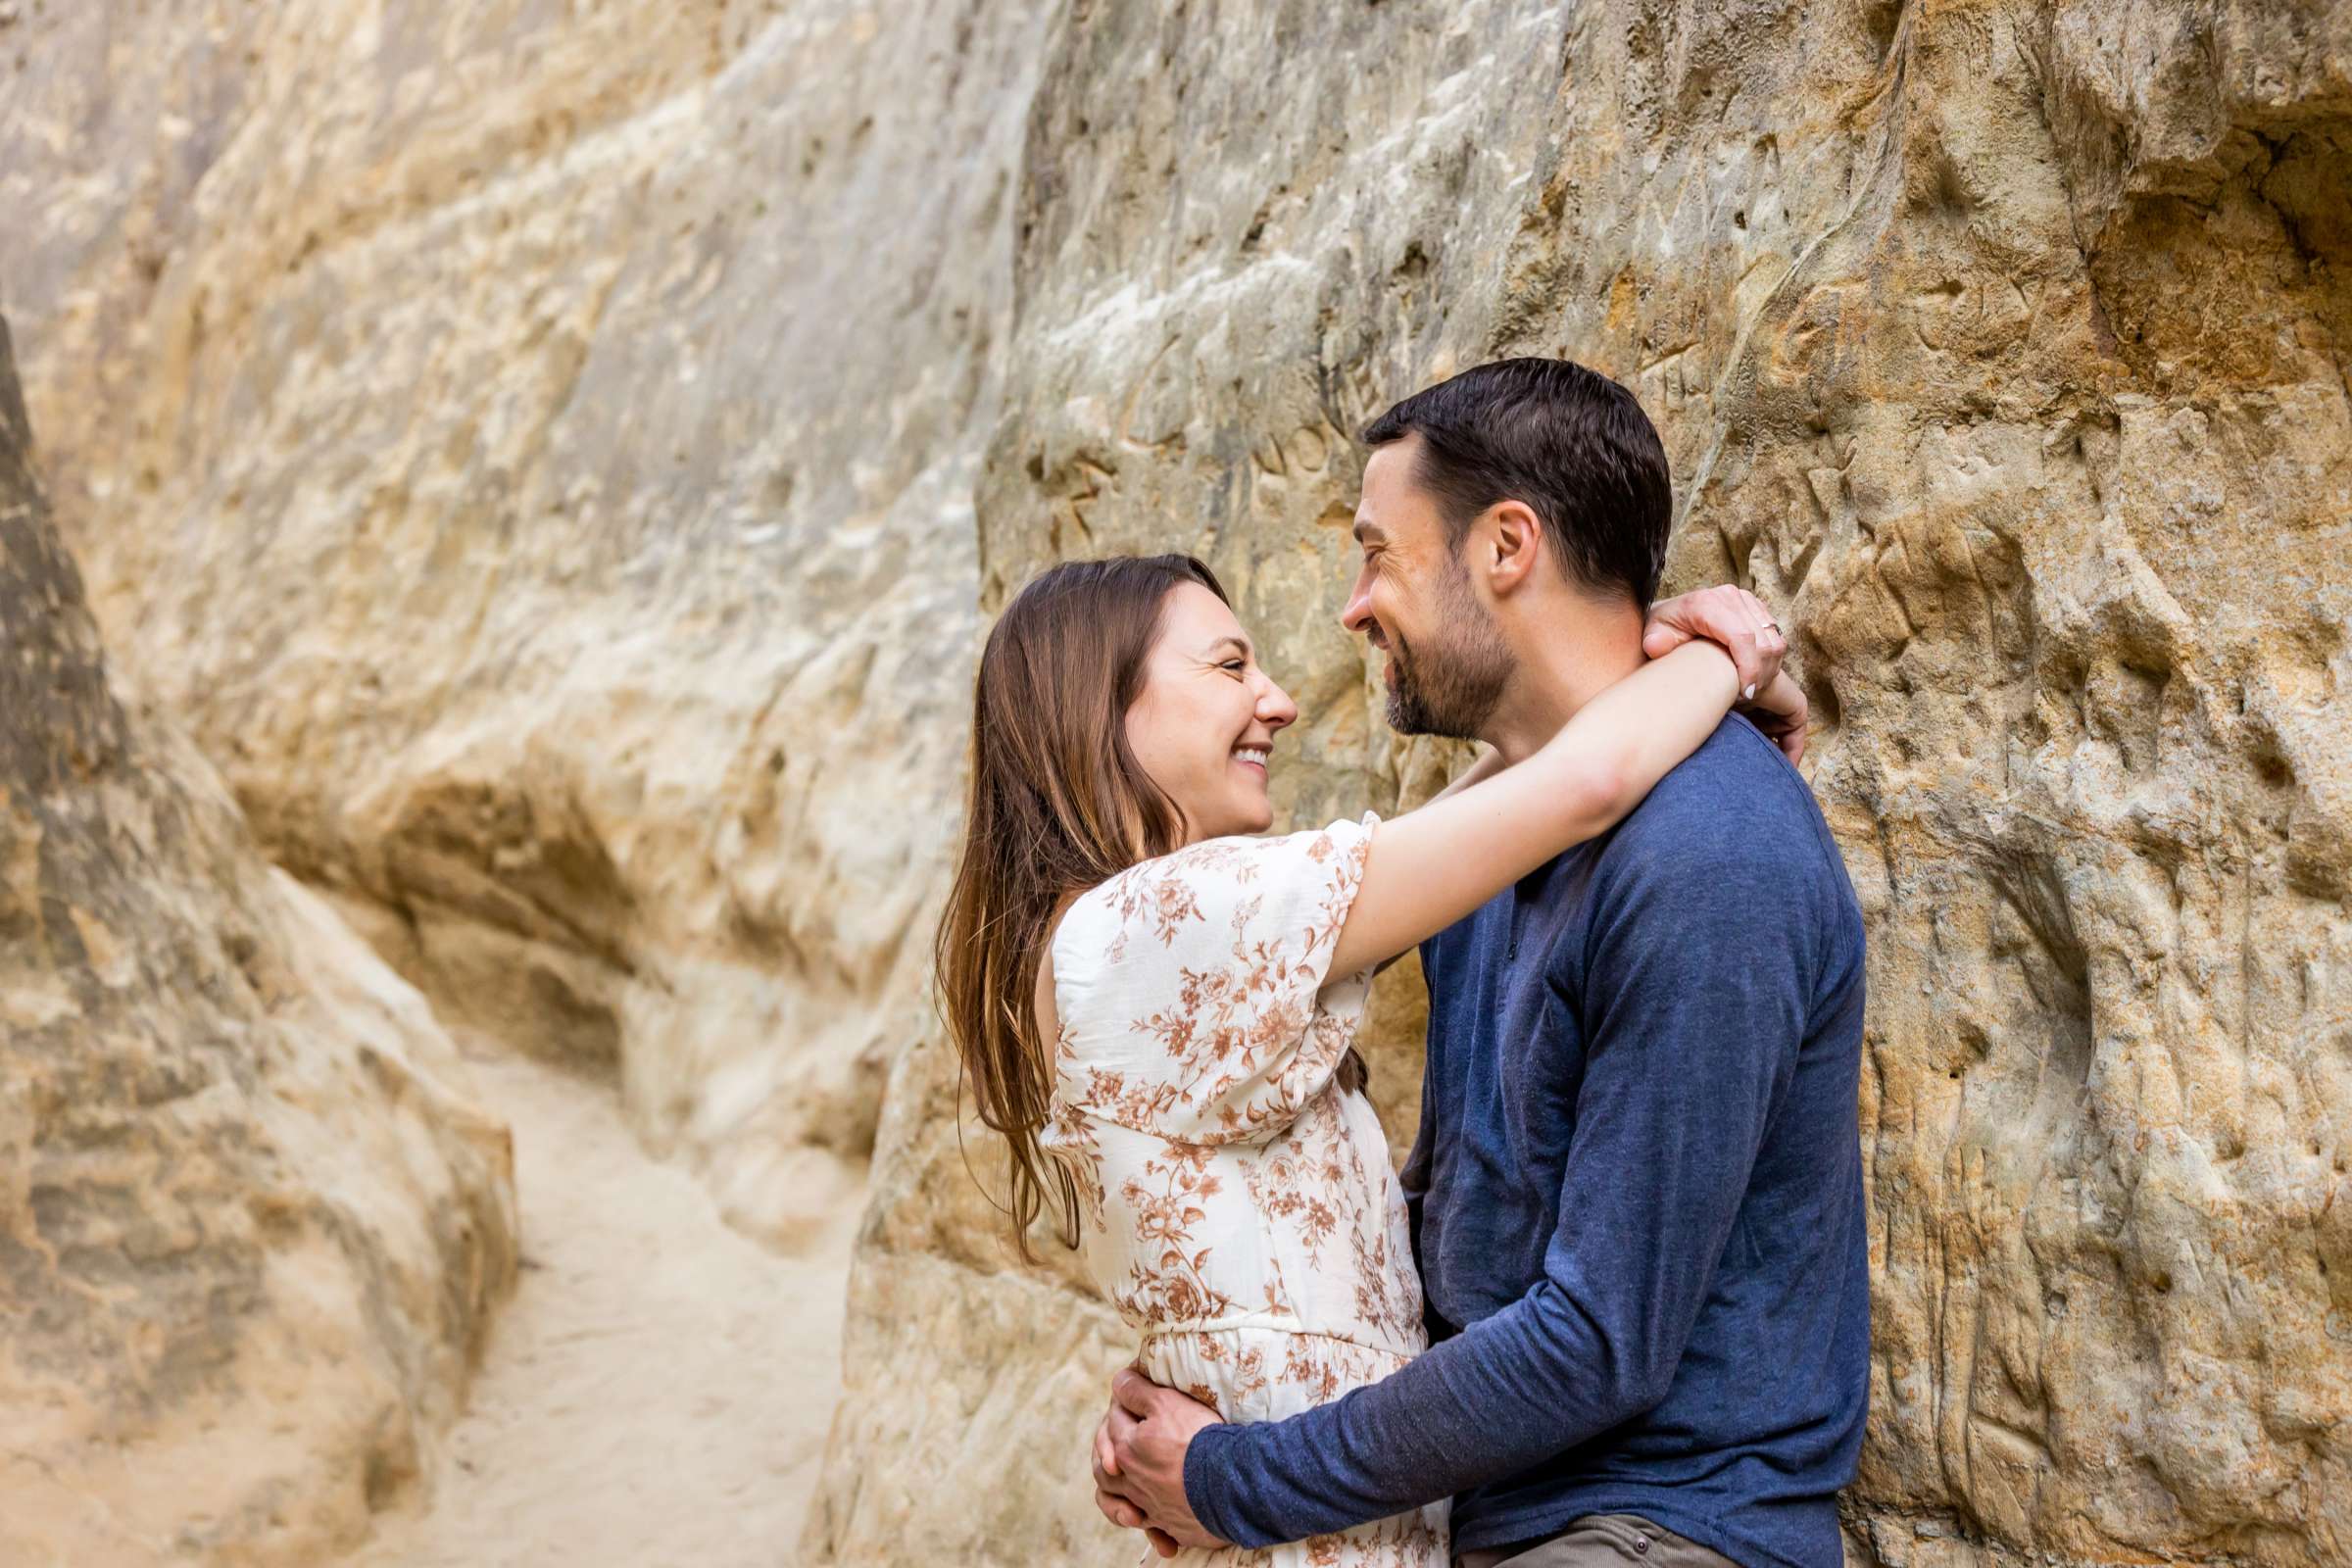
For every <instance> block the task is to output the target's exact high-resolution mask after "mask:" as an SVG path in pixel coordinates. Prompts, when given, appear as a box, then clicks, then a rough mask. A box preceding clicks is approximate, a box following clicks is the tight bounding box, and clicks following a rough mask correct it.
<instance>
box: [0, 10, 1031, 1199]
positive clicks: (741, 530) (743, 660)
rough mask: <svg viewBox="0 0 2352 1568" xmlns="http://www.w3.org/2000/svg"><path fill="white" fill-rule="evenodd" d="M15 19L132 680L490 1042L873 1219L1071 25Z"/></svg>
mask: <svg viewBox="0 0 2352 1568" xmlns="http://www.w3.org/2000/svg"><path fill="white" fill-rule="evenodd" d="M13 14H15V15H17V16H18V18H19V20H18V21H17V22H16V24H15V25H14V26H13V28H5V29H0V80H5V81H7V82H8V84H9V85H8V87H7V91H8V92H9V93H10V95H11V96H10V99H9V104H10V113H9V114H8V115H6V116H4V117H0V211H8V212H36V211H37V212H38V213H40V214H41V219H40V221H39V222H38V223H37V224H34V225H32V228H31V232H30V234H29V236H28V243H27V244H26V246H25V251H24V252H23V253H22V255H17V254H13V253H12V256H11V263H12V266H11V270H10V273H9V275H8V277H7V278H6V279H5V280H0V287H6V288H9V289H10V290H11V291H12V293H13V294H14V296H15V298H16V300H17V303H18V305H19V307H20V310H19V314H20V324H21V327H22V330H23V335H24V338H25V341H26V343H27V344H28V345H29V346H28V348H27V350H26V354H27V371H26V378H27V384H28V387H29V389H30V397H31V401H32V403H33V405H34V408H35V412H36V414H38V415H39V417H40V418H41V421H42V424H43V426H44V428H45V429H48V430H50V431H52V432H53V434H52V435H51V437H50V440H51V443H52V445H53V447H54V448H55V449H56V450H57V451H58V453H59V457H58V460H57V465H56V466H57V470H58V480H57V488H58V492H59V511H60V515H61V518H62V521H63V526H65V528H66V529H67V531H68V534H69V537H70V538H71V539H72V541H73V544H74V545H75V547H76V549H77V551H78V552H79V554H80V558H81V560H82V561H83V563H84V565H85V569H86V570H87V571H88V573H89V577H90V580H91V583H92V590H91V595H92V600H93V605H94V608H95V611H96V613H97V614H98V616H99V618H100V621H101V623H102V624H104V625H105V626H106V628H107V631H108V635H109V638H110V641H111V643H112V645H113V646H114V647H115V648H116V649H117V650H118V652H119V654H120V656H121V657H122V659H123V662H124V663H125V665H126V666H127V668H128V669H129V671H130V672H131V675H132V676H133V678H135V679H136V680H138V681H139V682H140V683H142V685H143V686H145V687H146V688H148V689H150V690H152V692H153V693H154V695H155V696H156V699H157V700H158V701H159V702H160V703H161V704H163V705H164V707H165V708H166V709H167V710H168V711H171V712H172V714H174V715H175V716H176V717H178V718H179V719H181V720H182V721H183V722H185V723H186V725H187V726H188V727H189V729H190V730H191V732H192V734H193V736H194V737H195V739H196V740H197V742H198V743H199V744H200V745H201V746H202V747H203V748H204V749H205V751H206V752H207V753H208V754H209V755H211V756H212V757H214V758H215V759H217V760H218V762H219V765H220V766H221V771H222V773H223V775H224V776H225V777H226V779H227V780H228V782H229V785H230V787H231V788H232V789H233V790H234V791H235V794H236V797H237V799H238V801H239V802H240V804H241V805H242V806H243V807H244V809H245V810H246V811H247V813H248V815H249V816H250V817H251V819H252V821H253V823H254V828H255V831H256V833H257V834H258V835H259V836H260V838H261V840H262V842H263V843H264V845H266V846H267V848H268V850H269V852H270V855H271V856H272V857H273V858H276V859H277V860H278V861H279V863H281V864H282V865H284V866H286V867H287V868H288V869H289V870H290V871H291V872H293V873H294V874H295V875H297V876H299V877H301V878H303V879H304V880H305V881H308V882H312V883H315V884H317V885H319V886H320V887H322V888H324V889H327V890H329V891H330V892H331V893H332V894H333V895H334V896H335V898H336V899H337V902H338V905H339V907H344V908H345V909H346V910H347V911H349V912H350V913H351V915H352V916H353V918H355V920H358V921H360V922H361V923H362V924H364V926H365V927H366V929H367V930H368V933H369V935H370V937H371V939H372V940H374V941H375V942H376V944H377V945H378V947H379V948H380V949H381V950H382V951H384V952H385V953H386V954H387V955H389V956H392V958H393V959H394V961H395V962H396V963H397V964H398V966H399V967H400V968H401V970H402V971H403V972H404V973H405V974H406V975H407V976H409V977H410V978H411V979H412V980H414V981H415V982H416V983H417V984H418V985H419V986H420V987H421V988H422V989H423V990H424V991H425V992H426V993H427V994H428V995H429V996H430V997H431V998H432V1001H433V1004H434V1006H435V1008H436V1009H437V1011H438V1012H439V1013H440V1014H441V1016H442V1017H443V1018H444V1019H445V1020H447V1021H448V1022H449V1023H451V1024H452V1025H453V1026H464V1027H469V1028H474V1029H478V1030H480V1031H483V1032H485V1033H488V1034H490V1035H494V1036H497V1037H499V1038H501V1039H503V1040H505V1041H506V1042H507V1043H508V1044H510V1045H512V1046H514V1047H515V1048H516V1049H520V1050H525V1051H529V1052H533V1053H536V1054H542V1055H547V1056H552V1057H557V1058H560V1059H566V1060H571V1061H574V1062H578V1063H584V1064H588V1065H591V1066H593V1067H596V1068H597V1069H599V1070H609V1071H613V1072H615V1073H617V1076H618V1078H619V1081H620V1083H621V1085H622V1088H623V1091H624V1098H625V1101H626V1103H627V1107H628V1110H629V1113H630V1117H631V1120H632V1122H633V1124H634V1125H635V1126H636V1128H637V1130H638V1131H639V1133H640V1135H641V1136H642V1137H643V1138H644V1139H645V1140H646V1141H647V1143H648V1144H649V1145H650V1146H651V1147H653V1148H654V1149H655V1150H657V1151H658V1152H675V1153H677V1154H678V1155H680V1156H681V1157H683V1158H686V1159H687V1160H689V1161H690V1162H691V1163H692V1164H693V1165H694V1166H695V1167H696V1168H698V1169H699V1170H701V1171H702V1172H703V1174H704V1175H705V1176H706V1177H707V1179H708V1180H709V1182H710V1183H711V1187H712V1190H713V1191H714V1193H715V1194H716V1195H717V1197H718V1199H719V1201H720V1202H721V1203H722V1205H723V1206H724V1208H725V1209H726V1211H727V1213H728V1214H729V1216H730V1217H731V1218H732V1219H734V1220H735V1221H736V1222H737V1223H739V1224H740V1225H742V1226H744V1227H745V1228H747V1229H749V1230H751V1231H753V1232H755V1233H757V1234H760V1235H763V1236H766V1237H769V1238H771V1239H774V1240H779V1241H786V1242H789V1241H791V1240H792V1239H794V1238H795V1237H796V1236H801V1235H804V1234H808V1233H812V1232H813V1231H815V1230H821V1229H822V1227H823V1225H824V1223H825V1221H826V1216H827V1215H828V1214H829V1213H830V1212H831V1211H832V1210H833V1209H834V1208H836V1207H838V1206H839V1205H840V1204H842V1203H844V1202H856V1201H858V1200H857V1197H856V1192H857V1186H856V1184H857V1182H858V1179H859V1172H860V1171H861V1169H862V1166H863V1163H864V1160H865V1157H866V1154H867V1152H868V1151H869V1150H870V1147H871V1144H872V1141H873V1135H874V1126H875V1121H876V1117H877V1115H878V1109H879V1105H880V1102H881V1085H882V1078H883V1074H884V1071H885V1069H886V1065H887V1061H888V1059H889V1056H890V1054H891V1053H892V1052H893V1051H895V1050H897V1049H899V1048H901V1047H902V1046H903V1045H904V1044H905V1042H907V1040H908V1039H910V1038H912V1037H913V1036H914V1035H916V1034H918V1033H920V1032H921V1031H922V1030H923V1029H925V1028H927V1027H928V1026H929V1017H930V1007H929V1003H928V999H927V994H926V990H925V982H924V969H925V964H926V961H927V959H926V953H925V944H924V943H923V941H922V940H920V936H919V933H920V932H921V931H922V929H923V927H924V926H925V925H926V923H927V921H928V914H927V913H926V912H925V911H926V910H927V909H928V908H930V907H933V906H934V905H935V903H936V899H937V897H938V893H939V889H940V885H941V877H942V873H941V866H942V865H943V864H944V862H945V858H946V855H947V852H948V849H949V847H950V846H951V844H952V842H953V835H954V831H955V823H954V804H953V803H954V801H955V799H956V767H957V757H958V755H959V751H960V747H961V745H962V739H961V735H960V733H959V729H958V724H959V721H960V715H959V711H958V710H959V709H960V706H961V704H962V703H963V702H964V701H965V688H966V683H967V682H968V677H969V662H970V652H969V650H970V647H971V642H972V638H973V635H974V631H975V628H976V626H977V624H978V613H977V610H976V607H975V603H974V596H973V589H972V584H973V580H974V578H975V574H976V570H977V568H976V565H975V564H974V561H975V543H974V538H975V536H974V531H973V528H972V525H971V517H970V504H971V489H972V485H971V473H972V470H973V469H974V468H975V466H976V465H977V462H978V457H979V453H980V450H981V448H982V447H983V446H984V444H985V442H986V440H987V436H988V433H989V431H990V429H991V428H992V427H993V419H994V406H995V405H994V397H995V392H994V380H993V376H992V371H991V363H992V362H991V360H990V358H989V355H988V352H987V351H988V349H989V346H990V344H991V342H992V334H993V333H994V332H996V331H997V330H998V329H1000V328H1001V326H1002V323H1003V320H1004V319H1005V317H1006V315H1007V314H1008V311H1009V304H1010V286H1011V270H1010V243H1009V232H1010V211H1011V203H1012V170H1013V166H1014V163H1015V160H1016V158H1017V155H1018V152H1019V148H1020V136H1021V128H1022V124H1023V118H1022V117H1023V112H1024V109H1025V105H1026V102H1027V81H1028V79H1029V77H1030V75H1031V74H1033V73H1034V70H1035V67H1036V61H1037V57H1038V48H1037V44H1036V37H1037V34H1038V32H1039V28H1040V19H1039V18H1038V17H1036V16H1032V15H1031V14H1030V13H1029V12H1027V11H1026V10H1024V9H1023V8H1021V7H1017V6H997V7H983V6H975V5H969V4H946V3H926V4H918V5H908V6H892V7H878V6H873V5H859V4H849V3H815V4H794V5H790V6H778V5H767V4H759V3H750V0H691V3H686V4H680V3H678V0H624V3H617V4H603V5H598V6H590V7H577V6H547V5H537V4H522V3H515V0H480V3H472V0H468V3H464V4H456V5H450V4H422V3H417V4H395V5H389V6H387V5H383V4H379V3H377V0H305V3H302V4H298V5H287V6H248V5H244V4H229V3H205V0H181V3H176V4H169V5H161V6H158V5H150V4H146V3H143V0H142V3H135V4H134V3H130V0H106V3H92V4H88V5H74V6H54V5H52V6H46V7H43V6H33V7H29V8H26V7H21V6H20V7H17V8H14V12H13ZM12 52H13V54H14V55H15V57H16V58H15V59H14V61H13V62H12V61H10V60H8V59H6V58H5V56H6V55H7V54H9V53H12ZM12 65H13V67H14V73H13V74H7V72H8V69H9V68H10V67H11V66H12ZM10 244H11V246H12V252H13V247H14V246H15V244H16V241H15V239H14V237H13V236H12V238H11V241H10Z"/></svg>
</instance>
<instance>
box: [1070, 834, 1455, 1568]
mask: <svg viewBox="0 0 2352 1568" xmlns="http://www.w3.org/2000/svg"><path fill="white" fill-rule="evenodd" d="M1377 821H1378V818H1376V817H1373V816H1370V815H1367V816H1366V817H1365V818H1364V819H1363V821H1362V822H1360V823H1357V822H1348V821H1339V822H1334V823H1332V824H1331V825H1330V826H1329V827H1326V828H1323V829H1321V830H1319V831H1311V832H1304V833H1293V834H1291V835H1289V836H1288V837H1284V838H1271V839H1253V838H1225V839H1211V840H1208V841H1207V842H1205V843H1201V844H1196V845H1192V846H1190V847H1188V848H1186V849H1183V850H1180V851H1178V852H1177V853H1176V854H1174V855H1168V856H1162V857H1160V858H1157V859H1153V860H1147V861H1145V862H1144V863H1142V864H1140V865H1137V866H1134V867H1132V868H1130V869H1129V870H1127V871H1124V872H1122V873H1121V874H1119V875H1118V876H1115V877H1113V878H1111V879H1110V880H1109V881H1107V882H1105V883H1103V885H1102V886H1100V887H1098V888H1095V889H1093V890H1092V891H1090V892H1088V893H1087V894H1085V895H1084V896H1083V897H1081V898H1080V899H1078V900H1077V901H1076V902H1075V903H1074V904H1072V905H1071V906H1070V907H1069V910H1068V912H1067V913H1065V914H1064V915H1063V917H1062V921H1061V924H1060V926H1059V928H1058V929H1057V930H1056V931H1055V932H1054V948H1053V952H1054V1007H1055V1010H1056V1012H1057V1013H1058V1015H1059V1021H1060V1029H1059V1038H1058V1039H1057V1041H1056V1042H1055V1068H1056V1072H1055V1088H1054V1102H1053V1106H1052V1109H1051V1113H1050V1117H1049V1122H1048V1126H1047V1128H1046V1130H1045V1133H1044V1134H1043V1135H1042V1137H1041V1140H1040V1141H1041V1142H1042V1143H1043V1144H1044V1145H1045V1146H1046V1147H1047V1148H1048V1149H1049V1150H1051V1151H1052V1152H1053V1153H1054V1156H1055V1157H1057V1158H1059V1159H1061V1160H1063V1161H1064V1162H1065V1163H1066V1164H1068V1166H1069V1167H1070V1168H1071V1170H1072V1171H1073V1172H1074V1173H1075V1174H1076V1176H1077V1179H1078V1188H1079V1192H1080V1194H1081V1197H1082V1200H1083V1220H1084V1245H1085V1250H1086V1262H1087V1267H1088V1271H1089V1272H1090V1273H1091V1274H1092V1275H1093V1276H1094V1279H1095V1282H1096V1284H1097V1286H1098V1288H1100V1289H1101V1290H1102V1292H1103V1296H1104V1297H1105V1298H1106V1299H1108V1300H1109V1301H1110V1302H1111V1304H1112V1305H1114V1306H1115V1307H1117V1308H1118V1311H1119V1314H1120V1315H1121V1316H1122V1317H1124V1318H1125V1319H1126V1320H1127V1322H1128V1323H1129V1324H1131V1325H1133V1326H1134V1327H1135V1328H1136V1329H1137V1330H1139V1331H1140V1332H1141V1334H1142V1336H1143V1347H1142V1349H1141V1351H1140V1352H1139V1354H1138V1355H1137V1357H1136V1365H1137V1367H1138V1368H1139V1369H1140V1370H1141V1371H1142V1372H1143V1373H1144V1374H1145V1375H1146V1376H1147V1377H1150V1378H1151V1379H1152V1381H1154V1382H1156V1383H1160V1384H1164V1385H1166V1386H1168V1387H1170V1388H1175V1389H1180V1390H1182V1391H1184V1392H1185V1393H1187V1394H1190V1395H1191V1396H1193V1397H1195V1398H1197V1399H1200V1400H1201V1402H1202V1403H1204V1404H1207V1405H1210V1406H1212V1407H1213V1408H1214V1409H1215V1410H1216V1411H1217V1413H1218V1414H1219V1415H1221V1416H1223V1417H1224V1418H1225V1419H1226V1420H1228V1421H1270V1420H1277V1419H1280V1418H1281V1417H1284V1416H1288V1415H1292V1414H1295V1413H1297V1412H1298V1411H1299V1410H1303V1409H1305V1408H1306V1407H1308V1406H1309V1405H1314V1404H1320V1403H1322V1402H1324V1401H1326V1400H1329V1399H1336V1398H1338V1397H1340V1396H1341V1395H1342V1394H1345V1393H1347V1392H1348V1390H1349V1389H1352V1388H1356V1387H1358V1386H1360V1385H1362V1384H1366V1383H1371V1382H1376V1381H1378V1380H1379V1379H1381V1378H1384V1377H1386V1376H1388V1375H1389V1374H1390V1373H1392V1372H1394V1371H1396V1370H1397V1368H1399V1367H1401V1366H1403V1365H1404V1363H1405V1362H1406V1361H1407V1360H1409V1359H1410V1358H1411V1357H1412V1356H1414V1355H1416V1354H1418V1353H1419V1352H1420V1351H1421V1350H1423V1349H1424V1348H1427V1340H1426V1338H1425V1337H1424V1334H1423V1331H1422V1326H1421V1282H1420V1280H1419V1278H1418V1277H1417V1276H1416V1274H1415V1273H1414V1269H1413V1256H1412V1247H1411V1241H1410V1237H1409V1234H1408V1232H1407V1230H1406V1223H1405V1213H1404V1200H1403V1195H1402V1193H1401V1191H1400V1190H1399V1189H1398V1187H1397V1180H1396V1177H1395V1175H1394V1174H1393V1173H1392V1172H1391V1170H1390V1168H1389V1156H1388V1145H1387V1141H1386V1139H1385V1138H1384V1137H1383V1136H1382V1134H1381V1129H1380V1121H1379V1118H1378V1117H1376V1116H1375V1115H1374V1114H1373V1111H1372V1106H1371V1104H1370V1103H1369V1102H1367V1101H1366V1100H1365V1099H1364V1098H1363V1096H1362V1095H1360V1094H1356V1093H1353V1092H1350V1091H1345V1090H1343V1089H1342V1088H1341V1087H1340V1086H1339V1084H1338V1083H1337V1082H1336V1081H1335V1075H1336V1074H1337V1072H1338V1069H1339V1066H1340V1062H1341V1060H1342V1058H1343V1057H1345V1056H1346V1054H1347V1053H1348V1048H1349V1046H1350V1045H1351V1044H1352V1043H1353V1041H1354V1039H1355V1031H1356V1026H1357V1024H1358V1022H1359V1021H1360V1020H1361V1018H1362V1016H1363V1010H1364V999H1365V996H1366V993H1367V992H1368V991H1369V990H1370V988H1371V979H1372V976H1371V974H1370V972H1369V971H1366V972H1364V973H1360V974H1353V975H1345V976H1341V977H1339V978H1337V979H1331V978H1329V977H1328V976H1327V974H1326V971H1327V970H1328V969H1329V967H1330V964H1331V959H1332V950H1333V947H1334V945H1335V943H1336V942H1337V940H1338V937H1339V933H1340V928H1341V926H1342V925H1344V924H1345V923H1346V921H1347V918H1348V908H1349V907H1350V906H1351V905H1352V904H1353V902H1354V899H1355V890H1356V885H1357V883H1358V881H1359V880H1360V878H1361V877H1362V875H1363V866H1364V854H1365V850H1366V848H1367V846H1368V845H1369V843H1370V841H1371V830H1372V828H1373V826H1374V825H1375V824H1376V823H1377ZM1144 1555H1145V1560H1146V1561H1148V1562H1152V1563H1157V1562H1158V1561H1159V1559H1158V1558H1157V1557H1155V1556H1152V1553H1151V1552H1150V1549H1149V1548H1148V1547H1147V1548H1145V1553H1144ZM1179 1560H1180V1561H1183V1562H1186V1563H1192V1564H1201V1565H1205V1564H1215V1565H1217V1568H1240V1565H1243V1564H1250V1565H1266V1568H1295V1565H1296V1568H1305V1565H1308V1564H1313V1565H1316V1568H1325V1565H1343V1564H1344V1565H1348V1568H1355V1565H1364V1568H1375V1565H1376V1568H1445V1564H1446V1505H1445V1504H1444V1503H1442V1502H1440V1503H1434V1504H1432V1505H1430V1506H1428V1507H1426V1508H1422V1509H1420V1510H1419V1511H1417V1512H1414V1513H1409V1514H1401V1515H1398V1516H1397V1517H1395V1518H1391V1519H1383V1520H1379V1521H1376V1522H1375V1523H1372V1524H1369V1525H1363V1526H1359V1527H1357V1528H1356V1529H1353V1530H1349V1531H1347V1532H1344V1533H1342V1534H1338V1535H1329V1536H1317V1537H1315V1538H1313V1539H1312V1540H1309V1541H1304V1542H1299V1543H1296V1544H1289V1545H1283V1546H1276V1547H1273V1548H1271V1549H1268V1550H1259V1551H1250V1550H1244V1549H1241V1548H1228V1549H1225V1550H1220V1551H1214V1552H1210V1551H1198V1550H1195V1551H1188V1552H1186V1553H1185V1554H1184V1555H1183V1557H1182V1558H1181V1559H1179Z"/></svg>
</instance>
